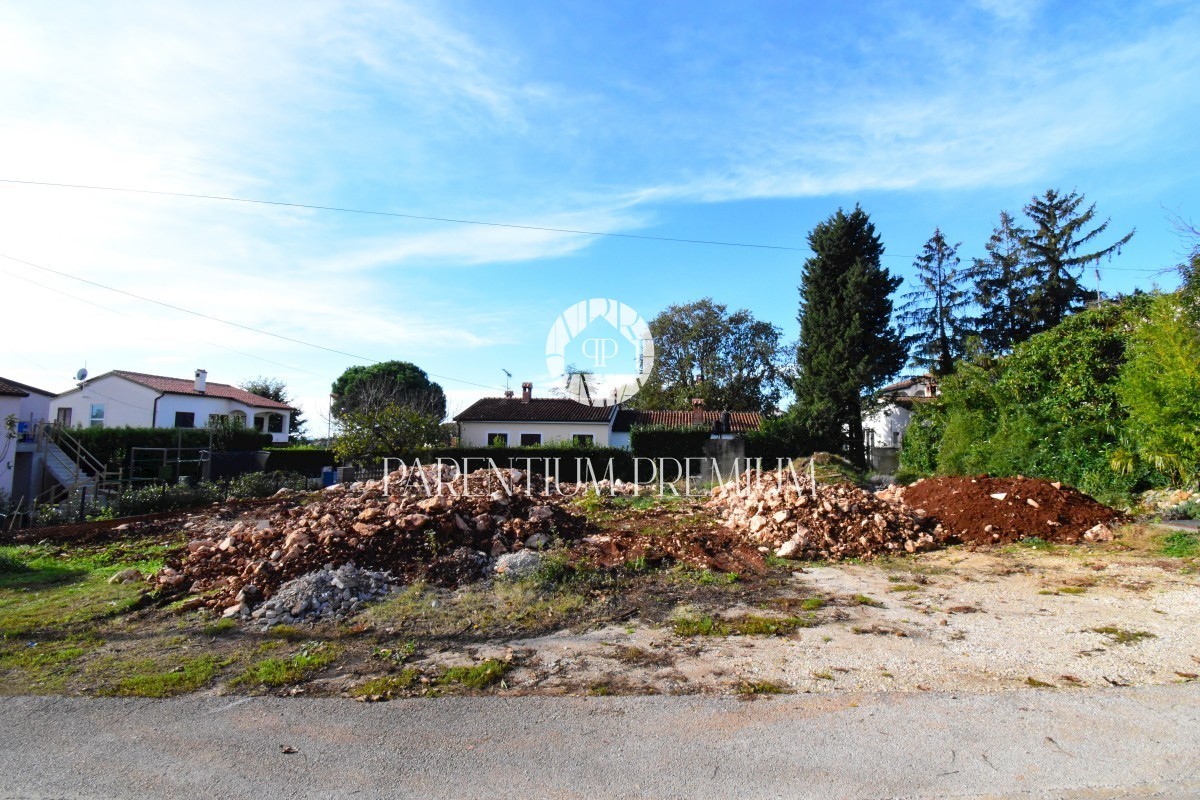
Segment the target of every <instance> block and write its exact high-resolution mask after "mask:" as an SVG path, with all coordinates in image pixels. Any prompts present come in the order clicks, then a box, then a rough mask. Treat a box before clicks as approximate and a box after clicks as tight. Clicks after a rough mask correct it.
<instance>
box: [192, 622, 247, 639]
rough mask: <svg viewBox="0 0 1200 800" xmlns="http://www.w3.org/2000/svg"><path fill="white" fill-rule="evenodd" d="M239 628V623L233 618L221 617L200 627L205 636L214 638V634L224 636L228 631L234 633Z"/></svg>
mask: <svg viewBox="0 0 1200 800" xmlns="http://www.w3.org/2000/svg"><path fill="white" fill-rule="evenodd" d="M237 629H238V624H237V622H236V621H234V620H232V619H219V620H217V621H216V622H210V623H208V624H207V625H204V626H203V627H201V628H200V633H201V634H202V635H204V636H207V637H209V638H212V637H214V636H222V635H224V634H226V633H232V632H233V631H236V630H237Z"/></svg>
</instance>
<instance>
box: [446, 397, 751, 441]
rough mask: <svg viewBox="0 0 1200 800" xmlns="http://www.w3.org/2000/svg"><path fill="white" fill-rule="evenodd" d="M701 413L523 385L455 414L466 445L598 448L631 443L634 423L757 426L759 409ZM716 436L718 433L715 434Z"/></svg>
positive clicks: (734, 430) (735, 429)
mask: <svg viewBox="0 0 1200 800" xmlns="http://www.w3.org/2000/svg"><path fill="white" fill-rule="evenodd" d="M725 416H726V415H724V414H722V412H719V411H705V410H704V409H703V406H702V405H697V406H696V407H695V408H694V409H693V410H692V411H636V410H633V409H623V408H621V407H620V406H619V405H608V404H607V403H602V404H601V405H588V404H586V403H580V402H578V401H575V400H563V399H559V398H535V397H534V396H533V384H531V383H523V384H521V397H520V398H515V397H513V396H512V392H508V393H507V395H506V396H505V397H485V398H483V399H482V400H478V401H476V402H475V403H474V404H473V405H472V406H470V407H469V408H468V409H467V410H466V411H463V412H462V413H461V414H459V415H458V416H456V417H455V418H454V421H455V422H457V423H458V430H459V441H460V443H461V444H462V446H464V447H487V446H489V445H491V444H493V443H496V442H500V443H502V444H504V445H507V446H510V447H528V446H530V445H537V444H550V443H551V442H556V441H557V442H572V441H574V442H579V441H585V442H588V443H590V444H594V445H596V446H597V447H605V446H608V447H625V448H628V447H629V433H630V429H631V428H632V427H633V426H634V425H636V424H643V425H644V424H659V425H670V426H673V427H680V428H684V427H688V426H690V425H705V426H713V425H714V423H718V422H726V423H728V431H727V433H726V436H731V435H734V434H739V433H744V432H745V431H748V430H757V429H758V428H759V427H760V425H761V424H762V420H761V418H760V416H759V415H758V414H757V413H753V412H733V413H730V414H728V415H727V417H726V418H725V419H723V417H725ZM716 436H717V437H718V438H719V436H720V435H716Z"/></svg>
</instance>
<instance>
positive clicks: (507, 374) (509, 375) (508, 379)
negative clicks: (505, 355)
mask: <svg viewBox="0 0 1200 800" xmlns="http://www.w3.org/2000/svg"><path fill="white" fill-rule="evenodd" d="M500 371H501V372H503V373H504V391H506V392H507V391H508V390H509V388H510V386H509V384H510V382H511V381H512V373H511V372H509V371H508V370H506V369H505V368H504V367H501V368H500Z"/></svg>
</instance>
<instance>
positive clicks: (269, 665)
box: [233, 642, 338, 686]
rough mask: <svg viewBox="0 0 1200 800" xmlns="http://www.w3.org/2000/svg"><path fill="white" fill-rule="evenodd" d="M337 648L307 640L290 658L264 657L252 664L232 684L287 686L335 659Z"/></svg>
mask: <svg viewBox="0 0 1200 800" xmlns="http://www.w3.org/2000/svg"><path fill="white" fill-rule="evenodd" d="M337 656H338V653H337V649H336V648H334V647H333V646H331V645H329V644H328V643H326V642H309V643H308V644H306V645H304V647H302V648H300V651H299V652H298V653H296V654H295V655H294V656H292V657H290V658H264V659H263V660H261V661H259V662H257V663H255V664H252V665H251V666H250V668H249V669H247V670H246V672H245V673H243V674H242V675H241V677H239V678H237V679H236V680H235V681H234V682H233V685H239V684H241V685H247V686H255V685H262V686H287V685H289V684H293V683H297V682H299V681H301V680H303V679H304V678H306V677H308V676H309V675H311V674H312V673H314V672H317V671H318V670H321V669H324V668H325V667H328V666H329V665H330V664H332V663H333V662H334V661H336V660H337Z"/></svg>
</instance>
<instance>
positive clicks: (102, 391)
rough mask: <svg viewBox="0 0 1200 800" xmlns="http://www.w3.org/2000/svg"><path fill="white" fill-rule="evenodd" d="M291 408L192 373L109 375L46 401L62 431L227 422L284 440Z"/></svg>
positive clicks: (118, 372) (124, 372)
mask: <svg viewBox="0 0 1200 800" xmlns="http://www.w3.org/2000/svg"><path fill="white" fill-rule="evenodd" d="M293 410H294V409H293V408H292V407H291V406H289V405H287V404H286V403H279V402H276V401H274V400H271V399H270V398H267V397H261V396H259V395H256V394H251V393H250V392H247V391H246V390H245V389H240V388H238V387H237V386H231V385H229V384H227V383H213V382H211V381H209V380H208V373H207V372H206V371H205V370H202V369H198V370H196V374H195V376H194V377H193V378H191V379H188V378H170V377H167V376H164V375H148V374H146V373H144V372H131V371H129V370H119V369H118V370H113V371H111V372H106V373H104V374H103V375H98V376H96V377H95V378H88V379H87V380H85V381H82V382H81V383H80V384H79V385H78V386H77V387H76V388H74V389H72V390H70V391H69V392H63V393H62V394H60V395H58V396H56V397H55V398H54V399H53V400H52V401H51V402H50V412H51V414H52V415H53V418H54V420H55V421H56V422H58V423H59V424H62V425H66V426H68V427H72V426H78V427H105V428H121V427H126V426H128V427H134V428H204V427H207V426H208V425H209V424H210V423H212V422H214V421H216V420H219V419H227V420H232V421H235V422H241V423H242V424H243V425H245V426H246V427H250V428H255V429H257V430H260V431H265V432H267V433H270V434H271V438H272V439H273V440H274V441H276V442H286V441H287V439H288V424H289V421H290V419H291V415H292V411H293Z"/></svg>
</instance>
